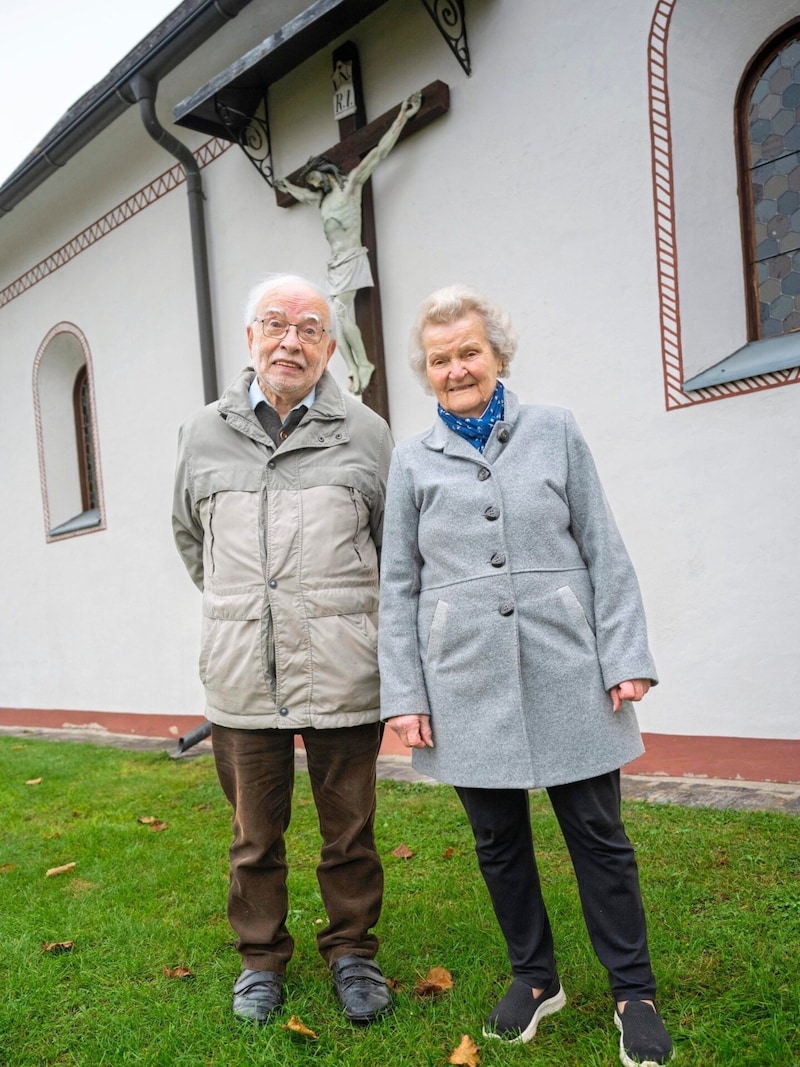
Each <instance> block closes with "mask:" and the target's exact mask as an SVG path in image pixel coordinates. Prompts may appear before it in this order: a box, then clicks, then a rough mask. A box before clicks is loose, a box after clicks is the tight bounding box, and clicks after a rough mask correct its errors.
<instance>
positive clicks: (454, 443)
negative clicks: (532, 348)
mask: <svg viewBox="0 0 800 1067" xmlns="http://www.w3.org/2000/svg"><path fill="white" fill-rule="evenodd" d="M518 418H519V397H518V396H517V394H516V393H512V392H511V390H510V389H508V388H506V391H505V413H504V417H503V418H502V419H500V420H499V421H498V422H496V423H495V425H494V428H493V429H492V433H491V436H490V437H489V440H488V441H487V442H486V448H484V450H483V452H482V453H481V452H479V451H478V450H477V448H475V447H474V446H473V445H471V444H470V443H469V441H465V440H464V438H463V437H461V436H459V434H457V433H455V431H454V430H451V429H450V428H449V427H448V426H447V425H445V423H444V421H443V420H442V419H440V418H439V417H438V415H437V417H436V421H435V422H434V424H433V426H431V428H430V430H428V432H427V433H426V434H423V436H422V443H423V444H424V445H425V446H426V447H427V448H430V449H431V450H432V451H433V452H443V453H444V454H445V455H446V456H460V457H461V458H462V459H469V460H472V461H473V463H492V462H493V461H494V460H495V459H497V457H498V456H499V455H500V452H501V451H502V445H501V444H500V442H499V441H498V440H497V434H498V432H499V431H500V430H502V429H503V428H504V427H506V428H508V429H509V430H513V428H514V425H515V423H516V421H517V419H518Z"/></svg>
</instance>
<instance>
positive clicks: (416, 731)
mask: <svg viewBox="0 0 800 1067" xmlns="http://www.w3.org/2000/svg"><path fill="white" fill-rule="evenodd" d="M626 684H628V683H626ZM388 722H389V726H391V728H392V729H393V730H394V732H395V733H396V734H397V736H398V737H399V738H400V740H401V741H402V742H403V744H404V745H405V746H406V748H433V734H432V733H431V717H430V715H396V716H395V717H394V718H393V719H389V720H388Z"/></svg>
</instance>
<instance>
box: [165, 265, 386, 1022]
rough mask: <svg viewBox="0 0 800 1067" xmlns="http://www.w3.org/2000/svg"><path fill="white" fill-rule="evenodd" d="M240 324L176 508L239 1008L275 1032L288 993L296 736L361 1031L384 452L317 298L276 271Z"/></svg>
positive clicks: (369, 911)
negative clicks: (344, 380) (237, 350)
mask: <svg viewBox="0 0 800 1067" xmlns="http://www.w3.org/2000/svg"><path fill="white" fill-rule="evenodd" d="M246 323H247V326H246V329H247V343H248V346H249V349H250V357H251V361H252V366H249V367H247V368H246V369H245V370H244V371H243V372H242V373H241V374H240V375H239V377H238V378H237V379H236V381H235V382H234V383H233V385H231V387H230V388H229V389H228V390H227V391H226V392H225V393H224V394H223V396H222V398H221V399H220V400H219V401H218V402H217V403H215V404H211V405H209V406H208V407H206V408H204V409H203V410H202V411H200V412H198V413H197V414H196V415H194V416H193V417H192V418H190V419H189V420H188V421H187V422H186V423H185V425H184V426H183V427H182V428H181V431H180V437H179V444H178V464H177V472H176V485H175V501H174V510H173V528H174V532H175V541H176V544H177V546H178V551H179V552H180V555H181V557H182V559H183V562H184V564H185V565H186V568H187V570H188V571H189V574H190V576H191V577H192V579H193V581H194V582H195V584H196V585H197V586H198V587H199V588H200V589H201V590H202V592H203V634H202V641H201V651H200V676H201V679H202V681H203V684H204V687H205V693H206V702H207V710H206V714H207V716H208V718H209V719H210V720H211V723H212V727H211V737H212V742H213V747H214V758H215V761H216V766H217V773H218V775H219V780H220V783H221V785H222V788H223V790H224V791H225V795H226V796H227V798H228V800H229V801H230V803H231V805H232V807H233V833H234V836H233V843H232V845H231V850H230V890H229V895H228V918H229V921H230V923H231V926H232V927H233V929H234V930H235V932H236V934H237V948H238V950H239V953H240V955H241V958H242V967H243V970H242V973H241V975H240V977H239V979H238V980H237V982H236V984H235V986H234V998H233V1011H234V1014H235V1015H236V1016H238V1017H240V1018H244V1019H251V1020H254V1021H255V1022H257V1023H264V1022H266V1021H267V1020H268V1019H269V1018H271V1017H272V1016H274V1015H275V1014H276V1013H277V1012H278V1010H279V1009H280V1007H281V1003H282V999H283V979H284V973H285V970H286V965H287V963H288V962H289V959H290V958H291V955H292V949H293V940H292V937H291V935H290V933H289V931H288V930H287V927H286V918H287V911H288V905H287V901H288V897H287V889H286V873H287V863H286V848H285V843H284V834H285V832H286V829H287V827H288V825H289V816H290V808H291V797H292V786H293V780H294V744H295V736H296V735H299V736H300V737H302V739H303V743H304V745H305V749H306V754H307V760H308V771H309V777H310V779H311V788H312V791H313V795H314V801H315V804H316V807H317V813H318V816H319V825H320V831H321V835H322V852H321V860H320V863H319V865H318V867H317V878H318V880H319V887H320V891H321V893H322V901H323V904H324V906H325V911H326V913H327V920H328V921H327V925H326V926H325V927H324V929H323V930H321V931H320V933H319V935H318V938H317V941H318V947H319V951H320V953H321V954H322V957H323V959H324V960H325V962H326V964H327V966H328V967H329V968H330V970H331V971H332V974H333V981H334V985H335V988H336V992H337V994H338V997H339V1000H340V1002H341V1005H342V1007H343V1009H344V1014H345V1016H346V1017H347V1018H348V1019H349V1020H351V1021H352V1022H356V1023H370V1022H372V1021H373V1020H374V1019H375V1018H376V1017H377V1016H379V1015H380V1014H381V1013H382V1012H384V1011H386V1010H387V1009H388V1008H389V1006H390V995H389V991H388V988H387V985H386V982H385V980H384V978H383V976H382V974H381V971H380V968H379V967H378V965H377V963H375V961H374V957H375V954H376V951H377V947H378V941H377V938H376V937H375V935H374V934H373V933H372V932H371V930H372V928H373V927H374V926H375V924H376V923H377V921H378V917H379V915H380V910H381V901H382V895H383V870H382V867H381V862H380V858H379V856H378V853H377V851H376V848H375V840H374V835H373V824H374V817H375V765H376V759H377V755H378V748H379V746H380V741H381V729H382V727H381V724H380V721H379V720H380V712H379V701H378V694H379V683H378V668H377V651H376V648H377V630H376V620H377V609H378V552H379V549H380V544H381V528H382V525H383V507H384V490H385V484H386V477H387V472H388V466H389V457H390V453H391V450H392V438H391V434H390V431H389V428H388V426H387V425H386V423H385V422H384V421H383V419H381V418H380V417H379V416H378V415H376V414H375V413H374V412H373V411H371V410H370V409H369V408H366V407H364V406H363V405H362V404H360V403H358V402H357V401H354V400H352V399H351V398H350V397H347V396H345V395H344V394H343V393H342V391H341V390H340V389H339V387H338V386H337V384H336V382H335V380H334V379H333V377H332V376H331V375H330V374H329V373H328V371H327V370H326V368H327V366H328V362H329V361H330V358H331V356H332V355H333V352H334V349H335V348H336V318H335V313H334V310H333V308H332V306H331V303H330V300H329V298H328V297H327V296H326V295H325V294H324V293H323V292H322V291H321V290H319V289H317V288H316V287H315V286H313V285H311V284H310V283H309V282H307V281H305V280H304V279H302V278H298V277H296V276H293V275H283V276H279V277H273V278H272V279H270V280H268V281H267V282H265V283H263V284H262V285H260V286H259V287H257V288H256V289H255V290H254V291H253V292H252V293H251V296H250V300H249V302H248V306H247V312H246Z"/></svg>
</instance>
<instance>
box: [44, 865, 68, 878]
mask: <svg viewBox="0 0 800 1067" xmlns="http://www.w3.org/2000/svg"><path fill="white" fill-rule="evenodd" d="M74 866H75V864H74V863H62V864H61V866H60V867H51V868H50V870H49V871H46V872H45V878H52V877H53V875H55V874H66V873H67V871H71V870H72V869H73V868H74Z"/></svg>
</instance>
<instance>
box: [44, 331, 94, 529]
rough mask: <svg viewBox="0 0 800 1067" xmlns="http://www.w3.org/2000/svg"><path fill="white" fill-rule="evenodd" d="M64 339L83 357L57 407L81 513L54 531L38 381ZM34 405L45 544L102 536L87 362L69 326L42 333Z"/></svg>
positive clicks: (83, 344) (80, 338) (84, 345)
mask: <svg viewBox="0 0 800 1067" xmlns="http://www.w3.org/2000/svg"><path fill="white" fill-rule="evenodd" d="M63 334H68V335H70V337H71V338H72V339H73V340H74V341H77V344H78V346H79V349H80V355H81V357H82V362H81V363H80V364H79V365H78V367H77V370H76V373H75V377H74V378H73V379H72V383H71V386H67V385H66V383H65V385H64V387H63V390H62V391H63V396H62V398H61V401H59V404H60V406H61V407H62V408H63V411H64V412H66V413H68V418H69V419H70V420H71V422H72V426H73V440H74V448H75V451H74V458H75V463H76V472H75V473H76V475H77V482H78V492H79V496H80V509H81V510H79V511H77V512H76V513H75V514H74V515H72V516H70V517H69V518H68V519H66V520H65V521H63V522H60V523H58V524H56V525H55V526H54V525H53V524H52V521H51V502H50V494H49V493H48V473H47V464H46V453H47V451H48V448H47V446H46V442H45V437H46V434H45V419H46V417H47V416H46V415H45V413H44V412H43V410H42V400H41V385H42V381H41V379H42V366H43V364H44V363H45V361H46V358H47V354H48V350H49V349H50V346H51V345H52V344H53V342H54V341H56V340H57V339H58V337H59V336H61V335H63ZM51 358H53V359H57V358H58V354H57V353H51ZM33 403H34V420H35V425H36V443H37V452H38V457H39V481H40V489H41V494H42V511H43V518H44V527H45V540H46V541H47V543H52V542H54V541H63V540H65V539H67V538H70V537H75V536H78V535H80V534H85V533H96V532H99V531H100V530H105V529H106V512H105V500H104V495H103V480H102V469H101V462H100V446H99V435H98V432H97V412H96V407H95V392H94V375H93V368H92V358H91V352H90V350H89V344H88V341H87V340H86V337H85V336H84V334H83V332H82V331H81V330H80V329H79V328H78V327H77V326H75V325H74V323H71V322H59V323H57V324H56V325H55V326H53V327H52V328H51V329H50V330H49V331H48V332H47V334H46V335H45V337H44V339H43V340H42V342H41V344H40V345H39V348H38V350H37V353H36V357H35V359H34V365H33ZM51 477H52V472H51Z"/></svg>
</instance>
